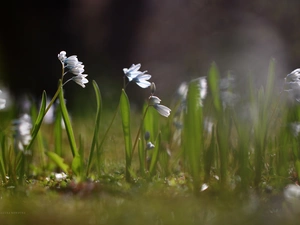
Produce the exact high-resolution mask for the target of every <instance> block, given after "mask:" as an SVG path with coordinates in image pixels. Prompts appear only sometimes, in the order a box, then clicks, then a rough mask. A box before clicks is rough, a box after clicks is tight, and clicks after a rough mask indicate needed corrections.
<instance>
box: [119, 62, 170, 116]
mask: <svg viewBox="0 0 300 225" xmlns="http://www.w3.org/2000/svg"><path fill="white" fill-rule="evenodd" d="M140 68H141V64H140V63H139V64H136V65H135V64H132V65H131V67H130V68H129V69H128V68H124V69H123V72H124V74H125V76H126V77H127V78H128V80H129V82H131V81H133V82H135V83H136V84H137V85H139V86H140V87H141V88H148V87H150V86H151V96H150V97H149V105H150V106H153V107H154V108H155V109H156V110H157V112H158V113H159V114H160V115H162V116H165V117H168V116H169V115H170V112H171V109H169V108H168V107H167V106H164V105H161V104H160V101H161V100H160V99H159V98H158V97H156V96H153V93H154V92H155V89H156V87H155V84H154V83H150V82H149V81H148V80H149V79H150V78H151V75H150V74H146V73H147V72H148V71H147V70H146V71H144V72H141V71H139V69H140Z"/></svg>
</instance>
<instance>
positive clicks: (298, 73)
mask: <svg viewBox="0 0 300 225" xmlns="http://www.w3.org/2000/svg"><path fill="white" fill-rule="evenodd" d="M285 82H300V69H299V68H298V69H295V70H293V71H292V72H291V73H289V74H288V75H287V76H286V78H285Z"/></svg>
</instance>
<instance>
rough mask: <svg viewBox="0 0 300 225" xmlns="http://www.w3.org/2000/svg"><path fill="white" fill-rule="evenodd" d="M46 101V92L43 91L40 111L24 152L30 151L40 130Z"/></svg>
mask: <svg viewBox="0 0 300 225" xmlns="http://www.w3.org/2000/svg"><path fill="white" fill-rule="evenodd" d="M46 100H47V95H46V92H45V91H43V95H42V101H41V107H40V110H39V114H38V116H37V119H36V121H35V124H34V127H33V129H32V132H31V137H32V138H31V140H30V143H29V144H28V145H27V147H26V150H28V149H31V146H32V144H33V142H34V140H35V138H36V136H37V134H38V132H39V130H40V127H41V125H42V122H43V118H44V116H45V110H46Z"/></svg>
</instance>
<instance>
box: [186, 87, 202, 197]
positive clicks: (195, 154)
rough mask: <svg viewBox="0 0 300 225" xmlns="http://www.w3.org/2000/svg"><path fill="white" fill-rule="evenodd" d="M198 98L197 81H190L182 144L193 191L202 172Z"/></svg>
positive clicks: (200, 121) (196, 188) (198, 184)
mask: <svg viewBox="0 0 300 225" xmlns="http://www.w3.org/2000/svg"><path fill="white" fill-rule="evenodd" d="M200 98H201V97H200V92H199V86H198V83H197V82H191V83H190V84H189V88H188V93H187V100H186V104H187V109H186V113H185V115H184V127H183V136H184V137H183V142H184V143H183V146H184V152H185V155H186V157H187V161H188V166H189V169H190V173H191V175H192V177H193V185H194V191H195V192H197V191H198V189H199V187H200V182H201V176H202V173H203V115H202V107H201V105H200V102H201V101H200Z"/></svg>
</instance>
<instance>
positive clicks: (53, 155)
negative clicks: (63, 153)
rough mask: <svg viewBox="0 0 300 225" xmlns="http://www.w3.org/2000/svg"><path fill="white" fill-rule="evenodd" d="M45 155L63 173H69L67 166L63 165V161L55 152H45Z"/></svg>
mask: <svg viewBox="0 0 300 225" xmlns="http://www.w3.org/2000/svg"><path fill="white" fill-rule="evenodd" d="M45 154H46V155H47V156H48V157H49V158H50V159H51V160H52V161H53V162H54V163H55V164H56V165H57V166H58V167H59V168H60V169H61V170H62V171H63V172H65V173H68V172H69V166H68V164H66V163H64V159H63V158H62V157H60V156H59V155H57V154H56V153H55V152H49V151H48V152H45Z"/></svg>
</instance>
